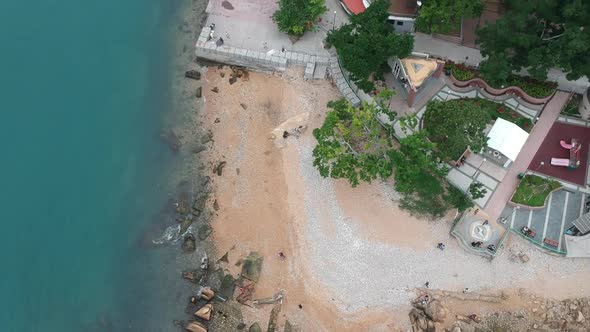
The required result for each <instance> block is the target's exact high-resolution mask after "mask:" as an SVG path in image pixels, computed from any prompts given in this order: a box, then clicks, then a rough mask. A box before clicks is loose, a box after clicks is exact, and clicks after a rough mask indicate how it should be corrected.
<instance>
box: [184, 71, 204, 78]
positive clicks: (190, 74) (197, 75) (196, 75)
mask: <svg viewBox="0 0 590 332" xmlns="http://www.w3.org/2000/svg"><path fill="white" fill-rule="evenodd" d="M184 77H186V78H190V79H193V80H200V79H201V73H200V72H198V71H196V70H189V71H186V72H185V73H184Z"/></svg>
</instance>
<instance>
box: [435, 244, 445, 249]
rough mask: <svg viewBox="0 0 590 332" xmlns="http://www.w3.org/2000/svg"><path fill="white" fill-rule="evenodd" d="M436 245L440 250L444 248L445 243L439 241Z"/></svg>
mask: <svg viewBox="0 0 590 332" xmlns="http://www.w3.org/2000/svg"><path fill="white" fill-rule="evenodd" d="M436 247H437V248H438V249H440V250H441V251H442V250H445V244H444V243H442V242H439V244H437V245H436Z"/></svg>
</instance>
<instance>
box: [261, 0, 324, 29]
mask: <svg viewBox="0 0 590 332" xmlns="http://www.w3.org/2000/svg"><path fill="white" fill-rule="evenodd" d="M278 4H279V9H278V10H277V11H276V12H275V13H274V14H273V15H272V19H273V21H274V22H275V23H276V24H277V25H278V27H279V31H281V32H285V33H287V34H289V35H293V36H302V35H303V34H304V33H305V31H307V30H309V29H311V27H312V25H313V22H315V21H317V19H318V17H320V15H322V14H323V13H325V12H326V11H327V10H328V8H326V6H325V1H324V0H279V1H278Z"/></svg>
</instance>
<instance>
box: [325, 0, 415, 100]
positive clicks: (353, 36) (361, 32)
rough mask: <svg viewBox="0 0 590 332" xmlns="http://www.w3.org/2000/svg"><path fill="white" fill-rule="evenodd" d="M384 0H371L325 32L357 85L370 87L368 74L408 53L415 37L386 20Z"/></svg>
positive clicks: (386, 13)
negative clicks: (348, 17)
mask: <svg viewBox="0 0 590 332" xmlns="http://www.w3.org/2000/svg"><path fill="white" fill-rule="evenodd" d="M388 7H389V2H388V1H387V0H377V1H374V2H373V3H372V4H371V6H370V7H369V8H367V10H365V11H364V12H363V13H361V14H359V15H353V16H352V17H351V18H350V23H349V24H346V25H343V26H342V27H340V28H339V29H337V30H334V31H331V32H330V33H329V34H328V39H327V41H328V43H329V44H331V45H333V46H334V47H335V48H336V50H337V51H338V57H339V58H340V62H341V64H342V66H343V67H344V69H346V70H347V71H348V72H350V74H351V78H352V79H353V80H354V81H355V82H356V84H357V85H358V87H359V88H361V89H363V90H364V91H367V92H369V91H371V90H373V89H374V85H373V84H372V83H371V82H370V78H371V75H372V74H374V73H376V72H379V71H381V70H383V68H384V66H385V65H386V64H387V59H389V58H391V57H399V58H404V57H407V56H409V55H410V54H411V52H412V48H413V46H414V38H413V37H412V35H410V34H397V33H396V32H395V31H393V28H392V26H391V25H390V24H389V23H387V17H388V16H389V14H388V12H387V9H388Z"/></svg>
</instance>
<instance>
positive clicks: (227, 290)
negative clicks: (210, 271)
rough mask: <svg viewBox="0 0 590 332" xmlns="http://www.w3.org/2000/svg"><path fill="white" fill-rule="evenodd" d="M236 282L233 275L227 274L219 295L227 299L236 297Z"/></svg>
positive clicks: (222, 280) (222, 281)
mask: <svg viewBox="0 0 590 332" xmlns="http://www.w3.org/2000/svg"><path fill="white" fill-rule="evenodd" d="M234 282H235V279H234V277H232V275H231V274H226V275H224V276H223V279H221V286H220V287H219V295H220V296H221V297H223V298H225V299H231V298H233V297H234Z"/></svg>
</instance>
